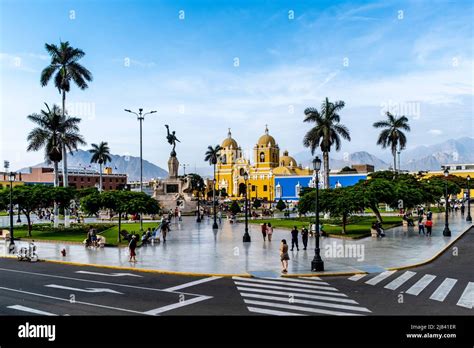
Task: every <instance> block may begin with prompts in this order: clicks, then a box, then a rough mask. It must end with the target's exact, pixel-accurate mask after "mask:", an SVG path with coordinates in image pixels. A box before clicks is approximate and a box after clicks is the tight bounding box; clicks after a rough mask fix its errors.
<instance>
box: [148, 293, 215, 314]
mask: <svg viewBox="0 0 474 348" xmlns="http://www.w3.org/2000/svg"><path fill="white" fill-rule="evenodd" d="M210 298H212V296H199V297H195V298H192V299H189V300H185V301H180V302H177V303H173V304H171V305H168V306H163V307H159V308H155V309H152V310H150V311H146V312H144V313H143V314H148V315H157V314H159V313H163V312H167V311H171V310H173V309H176V308H180V307H185V306H189V305H191V304H193V303H196V302H201V301H204V300H208V299H210Z"/></svg>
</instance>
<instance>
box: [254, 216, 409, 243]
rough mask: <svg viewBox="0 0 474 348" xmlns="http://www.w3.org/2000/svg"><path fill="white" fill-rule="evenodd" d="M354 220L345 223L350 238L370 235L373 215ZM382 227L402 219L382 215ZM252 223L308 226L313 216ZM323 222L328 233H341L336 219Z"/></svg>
mask: <svg viewBox="0 0 474 348" xmlns="http://www.w3.org/2000/svg"><path fill="white" fill-rule="evenodd" d="M354 220H355V221H354V222H352V223H351V222H349V223H348V224H347V225H346V234H344V235H345V236H347V237H350V238H361V237H365V236H368V235H370V228H371V226H372V223H373V222H374V221H375V217H357V218H356V219H354ZM383 221H384V222H383V227H384V228H385V229H387V228H391V227H395V226H399V225H401V223H402V219H401V218H400V217H398V216H384V217H383ZM249 222H250V223H252V224H262V223H264V222H270V223H271V224H272V226H273V227H276V228H285V229H292V228H293V226H296V227H297V228H298V229H301V228H303V227H308V225H309V224H310V223H313V222H314V217H313V218H308V217H303V218H290V219H262V220H249ZM321 223H322V224H323V229H324V231H326V233H328V234H329V235H336V236H338V235H339V236H340V235H343V234H342V226H341V224H340V223H337V220H334V219H333V220H329V221H328V220H324V219H322V220H321Z"/></svg>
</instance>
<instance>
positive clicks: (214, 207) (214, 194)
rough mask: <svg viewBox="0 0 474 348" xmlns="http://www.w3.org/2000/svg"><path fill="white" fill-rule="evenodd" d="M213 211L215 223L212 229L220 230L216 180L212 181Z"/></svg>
mask: <svg viewBox="0 0 474 348" xmlns="http://www.w3.org/2000/svg"><path fill="white" fill-rule="evenodd" d="M212 209H213V215H214V223H213V224H212V228H213V229H214V230H215V229H218V228H219V225H217V212H216V178H214V179H212Z"/></svg>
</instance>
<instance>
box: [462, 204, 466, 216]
mask: <svg viewBox="0 0 474 348" xmlns="http://www.w3.org/2000/svg"><path fill="white" fill-rule="evenodd" d="M465 209H466V207H465V206H464V202H463V203H462V204H461V215H464V211H465Z"/></svg>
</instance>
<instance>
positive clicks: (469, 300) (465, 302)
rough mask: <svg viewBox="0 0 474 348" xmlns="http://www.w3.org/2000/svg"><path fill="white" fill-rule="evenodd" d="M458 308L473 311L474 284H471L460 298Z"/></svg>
mask: <svg viewBox="0 0 474 348" xmlns="http://www.w3.org/2000/svg"><path fill="white" fill-rule="evenodd" d="M456 304H457V305H458V306H461V307H466V308H469V309H472V308H473V307H474V283H473V282H469V284H467V286H466V288H465V289H464V291H463V293H462V295H461V297H460V298H459V301H458V303H456Z"/></svg>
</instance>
